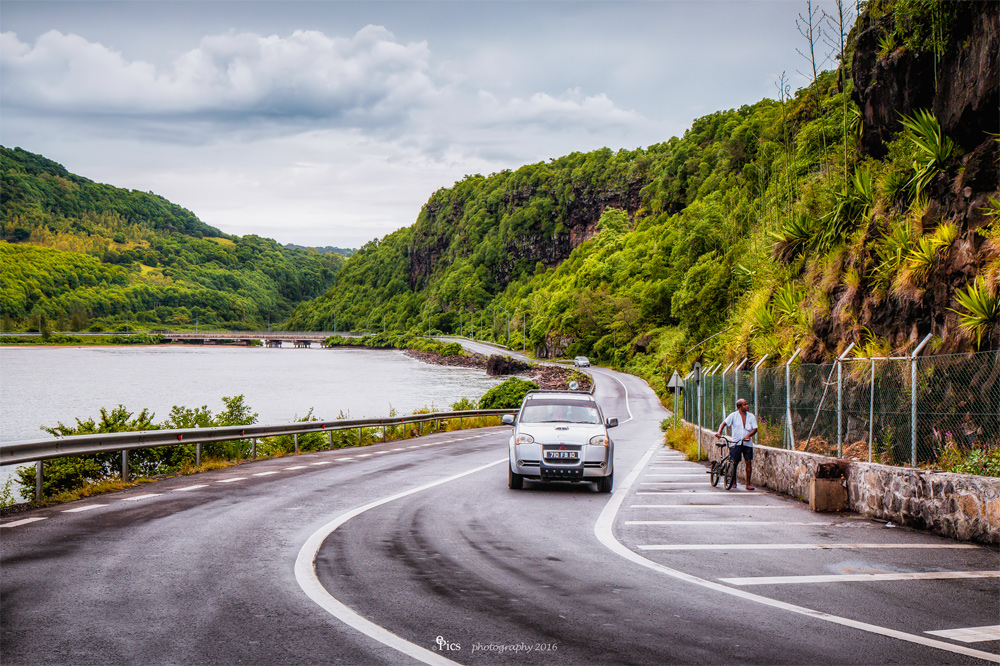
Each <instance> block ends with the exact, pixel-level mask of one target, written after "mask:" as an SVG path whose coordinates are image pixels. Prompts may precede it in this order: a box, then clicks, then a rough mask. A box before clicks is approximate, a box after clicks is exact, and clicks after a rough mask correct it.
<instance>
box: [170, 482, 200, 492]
mask: <svg viewBox="0 0 1000 666" xmlns="http://www.w3.org/2000/svg"><path fill="white" fill-rule="evenodd" d="M198 488H208V484H207V483H199V484H198V485H196V486H187V487H185V488H174V492H175V493H183V492H187V491H188V490H197V489H198Z"/></svg>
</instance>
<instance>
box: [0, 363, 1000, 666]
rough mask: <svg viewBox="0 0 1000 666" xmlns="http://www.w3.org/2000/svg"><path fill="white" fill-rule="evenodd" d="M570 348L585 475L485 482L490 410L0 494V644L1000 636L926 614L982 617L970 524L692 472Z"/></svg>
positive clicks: (725, 652)
mask: <svg viewBox="0 0 1000 666" xmlns="http://www.w3.org/2000/svg"><path fill="white" fill-rule="evenodd" d="M593 374H594V376H595V378H596V383H597V390H596V395H597V397H598V400H599V401H600V402H601V404H602V407H603V409H604V412H605V415H606V416H609V417H611V416H617V417H618V418H619V419H620V420H621V421H622V425H620V426H619V427H618V428H616V429H614V430H612V436H613V438H614V439H615V442H616V460H615V466H616V479H615V491H614V492H613V493H612V495H611V497H610V499H609V496H608V495H606V494H599V493H597V492H596V491H595V489H594V488H593V486H591V485H589V484H578V485H573V484H545V485H543V484H537V483H531V482H528V483H526V484H525V489H524V490H521V491H513V490H509V489H508V488H507V487H506V476H507V475H506V471H505V469H504V464H505V461H506V456H507V439H508V433H509V428H490V429H484V430H478V431H458V432H452V433H445V434H438V435H432V436H428V437H424V438H420V439H414V440H408V441H404V442H390V443H386V444H380V445H376V446H371V447H366V448H364V449H343V450H339V451H332V452H323V453H315V454H310V455H303V456H297V457H287V458H282V459H276V460H267V461H260V462H254V463H249V464H245V465H241V466H238V467H235V468H230V469H227V470H218V471H213V472H208V473H203V474H199V475H194V476H188V477H183V478H175V479H169V480H166V481H162V482H158V483H154V484H146V485H143V486H141V487H137V488H134V489H131V490H129V491H127V492H123V493H116V494H112V495H105V496H100V497H95V498H90V499H87V500H83V501H80V502H75V503H73V504H71V505H63V506H59V507H51V508H47V509H40V510H36V511H33V512H29V513H26V514H18V515H16V516H11V517H8V518H5V519H4V520H3V522H2V527H3V528H4V529H2V530H0V659H2V662H3V664H5V666H14V665H20V664H31V665H35V664H102V665H111V664H198V665H200V664H222V665H227V664H253V665H261V666H264V665H274V664H288V665H295V664H341V663H342V664H366V665H367V664H408V663H420V662H421V661H425V662H429V663H443V664H447V663H461V664H514V663H516V664H522V663H523V664H588V665H590V664H664V663H671V664H673V663H699V664H700V663H706V664H718V663H724V664H729V663H766V664H873V663H885V664H941V663H959V664H962V663H983V661H984V660H992V661H1000V657H998V656H997V653H998V652H1000V640H997V639H998V638H1000V636H997V635H996V634H995V633H993V634H990V633H989V631H988V630H987V631H980V633H979V635H978V636H976V635H973V636H972V637H973V638H976V637H978V638H983V637H985V638H986V639H987V640H981V641H977V642H963V641H962V640H959V639H958V638H956V637H955V635H954V634H952V635H946V636H939V635H932V634H929V633H927V632H930V631H949V630H958V629H970V628H976V627H988V626H995V625H1000V585H998V580H1000V579H998V578H996V577H995V576H996V575H997V570H998V569H1000V566H998V564H1000V557H998V551H997V550H996V549H995V548H983V547H963V548H956V547H955V546H965V545H966V544H957V543H956V542H952V541H949V540H946V539H940V538H937V537H933V536H930V535H927V534H923V533H920V532H915V531H911V530H907V529H900V528H891V527H886V526H885V525H883V524H880V523H875V522H871V521H867V520H863V519H859V518H857V517H854V516H839V517H838V516H831V515H826V514H814V513H811V512H809V511H808V509H807V507H806V506H805V505H803V504H801V503H799V502H796V501H793V500H789V499H786V498H783V497H780V496H777V495H773V494H770V493H767V492H762V491H756V492H747V491H745V490H743V489H742V488H741V489H739V490H737V491H730V492H726V491H725V490H723V489H721V485H720V487H719V488H712V487H711V486H710V485H709V484H708V476H707V475H706V474H705V473H704V467H703V466H700V465H697V464H695V463H690V462H686V461H684V460H683V459H681V458H680V456H679V454H677V453H676V452H673V451H670V450H669V449H664V448H663V447H662V446H660V445H659V444H660V439H661V438H660V432H659V428H658V425H659V421H660V420H661V419H662V418H664V416H665V415H666V412H665V411H664V410H663V409H662V408H661V407H660V406H659V403H658V402H657V401H656V399H655V396H653V395H652V391H650V390H649V388H648V387H646V386H645V384H644V383H643V382H642V381H640V380H638V379H636V378H634V377H629V376H626V375H620V374H617V373H612V372H610V371H607V370H604V369H600V368H594V369H593ZM626 396H627V397H626ZM88 507H93V508H89V509H88ZM81 509H83V510H81ZM30 519H42V520H34V521H32V522H24V521H27V520H30ZM793 546H795V548H794V549H793V548H792V547H793ZM969 572H975V573H974V575H975V576H977V577H970V576H971V575H973V574H970V573H969ZM873 575H874V576H875V577H873ZM959 575H961V576H962V577H959ZM844 576H849V578H844ZM878 576H881V577H882V578H883V579H880V578H878ZM816 577H821V578H816ZM993 631H994V632H996V628H994V629H993ZM966 633H969V632H966Z"/></svg>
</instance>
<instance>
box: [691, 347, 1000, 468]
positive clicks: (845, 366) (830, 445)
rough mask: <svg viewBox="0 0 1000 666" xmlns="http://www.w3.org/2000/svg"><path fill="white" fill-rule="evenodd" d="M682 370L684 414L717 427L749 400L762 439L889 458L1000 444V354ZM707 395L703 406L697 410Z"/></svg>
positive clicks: (912, 458) (923, 457)
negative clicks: (742, 401)
mask: <svg viewBox="0 0 1000 666" xmlns="http://www.w3.org/2000/svg"><path fill="white" fill-rule="evenodd" d="M698 374H699V373H696V372H692V373H689V374H688V376H687V377H685V378H684V392H683V414H684V415H685V420H687V421H689V422H692V423H694V422H698V421H699V414H700V423H701V425H702V426H704V427H706V428H710V429H712V430H714V429H715V428H717V427H718V425H719V423H720V422H721V421H722V419H723V418H725V416H726V415H727V414H728V413H729V412H731V411H733V410H734V409H735V404H736V400H737V399H738V398H746V399H747V400H748V401H749V402H750V410H751V411H752V412H754V413H755V414H756V415H757V420H758V422H759V424H760V432H759V434H758V441H759V443H761V444H766V445H769V446H777V447H783V448H794V449H796V450H799V451H808V452H811V453H819V454H823V455H828V456H837V457H843V458H847V459H851V460H861V461H869V462H879V463H884V464H889V465H913V466H931V467H934V466H937V464H938V463H939V462H940V461H942V460H951V459H959V458H961V457H962V456H967V455H968V454H969V453H971V452H973V451H1000V352H980V353H975V354H956V355H943V356H925V357H920V356H917V357H912V356H906V357H898V358H851V359H846V358H845V359H843V360H841V361H839V362H836V363H829V364H822V365H815V364H805V363H803V364H799V365H782V366H778V367H772V368H761V367H755V368H753V369H750V370H748V369H745V368H743V367H742V364H741V365H740V366H737V368H736V369H734V368H733V367H732V366H728V367H726V368H723V367H722V366H721V365H717V366H714V367H709V368H707V369H703V370H702V371H701V373H700V381H701V387H700V388H701V399H700V401H699V399H698V390H697V389H698V386H697V383H698ZM699 402H700V407H701V409H700V410H699Z"/></svg>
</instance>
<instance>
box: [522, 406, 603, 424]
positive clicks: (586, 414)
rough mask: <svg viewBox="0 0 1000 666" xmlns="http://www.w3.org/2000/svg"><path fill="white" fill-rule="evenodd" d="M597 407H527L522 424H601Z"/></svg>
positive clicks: (523, 412) (523, 413)
mask: <svg viewBox="0 0 1000 666" xmlns="http://www.w3.org/2000/svg"><path fill="white" fill-rule="evenodd" d="M600 422H601V417H600V414H598V412H597V407H595V406H594V405H588V404H583V403H579V402H577V403H570V402H545V403H541V404H529V405H526V406H525V408H524V410H523V411H522V412H521V423H600Z"/></svg>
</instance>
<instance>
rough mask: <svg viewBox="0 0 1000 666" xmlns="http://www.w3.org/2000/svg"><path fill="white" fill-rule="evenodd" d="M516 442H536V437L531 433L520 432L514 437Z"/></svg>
mask: <svg viewBox="0 0 1000 666" xmlns="http://www.w3.org/2000/svg"><path fill="white" fill-rule="evenodd" d="M514 443H515V444H534V443H535V438H534V437H532V436H531V435H527V434H525V433H520V434H518V436H517V437H515V438H514Z"/></svg>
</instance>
